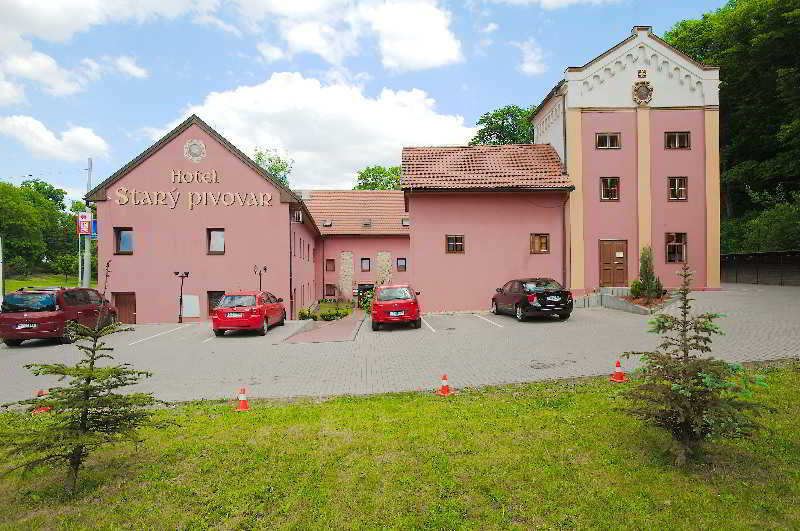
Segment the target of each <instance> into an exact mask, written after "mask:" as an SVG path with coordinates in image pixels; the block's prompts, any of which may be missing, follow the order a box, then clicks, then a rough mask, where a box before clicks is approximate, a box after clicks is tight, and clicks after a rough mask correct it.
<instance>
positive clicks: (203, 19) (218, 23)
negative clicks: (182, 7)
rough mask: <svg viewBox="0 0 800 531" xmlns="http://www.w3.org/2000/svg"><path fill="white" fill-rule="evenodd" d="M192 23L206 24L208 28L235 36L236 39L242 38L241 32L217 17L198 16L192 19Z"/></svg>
mask: <svg viewBox="0 0 800 531" xmlns="http://www.w3.org/2000/svg"><path fill="white" fill-rule="evenodd" d="M192 22H194V23H195V24H206V25H208V26H214V27H215V28H217V29H219V30H222V31H224V32H226V33H230V34H231V35H236V36H237V37H241V36H242V31H241V30H240V29H239V28H237V27H236V26H234V25H233V24H228V23H227V22H225V21H224V20H222V19H221V18H219V17H215V16H213V15H207V14H204V15H198V16H196V17H194V19H192Z"/></svg>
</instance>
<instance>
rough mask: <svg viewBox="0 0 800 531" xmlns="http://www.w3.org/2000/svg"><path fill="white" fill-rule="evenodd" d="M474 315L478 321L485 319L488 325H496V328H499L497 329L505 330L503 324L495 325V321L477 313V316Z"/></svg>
mask: <svg viewBox="0 0 800 531" xmlns="http://www.w3.org/2000/svg"><path fill="white" fill-rule="evenodd" d="M474 315H475V317H477V318H478V319H483V320H484V321H486V322H487V323H490V324H493V325H495V326H497V327H499V328H503V325H501V324H497V323H495V322H494V321H492V320H491V319H487V318H486V317H484V316H482V315H478V314H477V313H476V314H474Z"/></svg>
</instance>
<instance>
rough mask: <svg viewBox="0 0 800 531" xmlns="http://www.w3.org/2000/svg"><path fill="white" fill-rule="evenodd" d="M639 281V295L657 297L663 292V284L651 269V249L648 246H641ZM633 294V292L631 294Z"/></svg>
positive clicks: (648, 297) (650, 297) (649, 297)
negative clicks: (640, 289)
mask: <svg viewBox="0 0 800 531" xmlns="http://www.w3.org/2000/svg"><path fill="white" fill-rule="evenodd" d="M639 282H640V283H641V288H642V291H641V296H642V297H645V298H647V299H657V298H659V297H661V295H663V294H664V286H663V285H662V284H661V279H660V278H658V277H657V276H656V274H655V271H654V270H653V249H652V248H650V246H649V245H648V246H645V247H642V252H641V255H640V256H639ZM631 295H632V296H633V294H631Z"/></svg>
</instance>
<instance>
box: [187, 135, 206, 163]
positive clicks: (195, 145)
mask: <svg viewBox="0 0 800 531" xmlns="http://www.w3.org/2000/svg"><path fill="white" fill-rule="evenodd" d="M183 156H184V157H186V158H187V159H189V160H191V161H192V162H200V161H201V160H203V159H204V158H206V145H205V144H203V141H202V140H197V139H194V138H193V139H191V140H187V141H186V143H185V144H184V145H183Z"/></svg>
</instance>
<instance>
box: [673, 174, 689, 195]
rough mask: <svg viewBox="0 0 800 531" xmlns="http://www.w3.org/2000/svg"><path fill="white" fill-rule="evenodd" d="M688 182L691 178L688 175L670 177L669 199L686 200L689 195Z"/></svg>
mask: <svg viewBox="0 0 800 531" xmlns="http://www.w3.org/2000/svg"><path fill="white" fill-rule="evenodd" d="M688 184H689V179H688V178H686V177H669V200H670V201H685V200H686V198H687V197H688V195H687V186H688Z"/></svg>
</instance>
